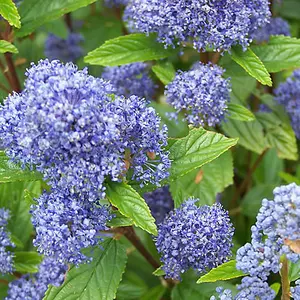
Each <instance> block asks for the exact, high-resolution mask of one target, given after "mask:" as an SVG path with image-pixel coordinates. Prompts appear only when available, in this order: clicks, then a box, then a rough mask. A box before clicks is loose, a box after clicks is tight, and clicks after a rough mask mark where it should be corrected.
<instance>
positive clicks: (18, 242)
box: [9, 234, 24, 249]
mask: <svg viewBox="0 0 300 300" xmlns="http://www.w3.org/2000/svg"><path fill="white" fill-rule="evenodd" d="M9 239H10V240H11V242H12V243H13V244H14V245H15V246H16V247H17V248H21V249H22V248H24V244H23V243H22V241H21V240H20V239H18V238H17V237H16V236H15V235H13V234H10V236H9Z"/></svg>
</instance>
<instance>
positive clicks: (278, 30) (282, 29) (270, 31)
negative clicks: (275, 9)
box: [252, 18, 291, 43]
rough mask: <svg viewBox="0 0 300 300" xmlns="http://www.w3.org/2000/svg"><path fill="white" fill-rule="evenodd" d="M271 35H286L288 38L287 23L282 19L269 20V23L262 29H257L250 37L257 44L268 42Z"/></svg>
mask: <svg viewBox="0 0 300 300" xmlns="http://www.w3.org/2000/svg"><path fill="white" fill-rule="evenodd" d="M271 35H286V36H290V35H291V32H290V26H289V23H288V22H287V21H285V20H283V19H282V18H271V20H270V23H268V24H266V25H265V26H263V27H262V28H259V29H258V30H257V31H255V32H254V33H253V35H252V38H253V40H255V41H256V42H258V43H262V42H268V41H269V39H270V36H271Z"/></svg>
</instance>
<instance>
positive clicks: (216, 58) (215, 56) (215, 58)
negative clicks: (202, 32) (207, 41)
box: [211, 52, 221, 65]
mask: <svg viewBox="0 0 300 300" xmlns="http://www.w3.org/2000/svg"><path fill="white" fill-rule="evenodd" d="M220 57H221V53H220V52H215V53H214V54H213V56H212V58H211V62H212V63H213V64H214V65H216V64H217V63H218V62H219V60H220Z"/></svg>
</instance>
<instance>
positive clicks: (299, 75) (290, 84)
mask: <svg viewBox="0 0 300 300" xmlns="http://www.w3.org/2000/svg"><path fill="white" fill-rule="evenodd" d="M274 93H275V100H276V101H278V103H279V104H282V105H283V106H284V107H285V109H286V111H287V113H288V114H289V116H290V118H291V122H292V127H293V129H294V131H295V134H296V136H297V138H298V139H300V70H296V71H294V73H293V74H292V76H290V77H289V78H288V79H287V80H286V82H284V83H281V84H280V85H279V87H278V88H277V89H275V91H274Z"/></svg>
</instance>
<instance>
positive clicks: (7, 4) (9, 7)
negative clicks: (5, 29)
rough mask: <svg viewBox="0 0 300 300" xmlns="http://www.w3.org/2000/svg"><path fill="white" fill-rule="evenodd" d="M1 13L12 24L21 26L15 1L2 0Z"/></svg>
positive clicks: (0, 2) (0, 4)
mask: <svg viewBox="0 0 300 300" xmlns="http://www.w3.org/2000/svg"><path fill="white" fill-rule="evenodd" d="M0 15H1V16H2V17H3V18H4V19H5V20H7V21H8V23H9V24H10V25H11V26H15V27H17V28H20V27H21V22H20V16H19V13H18V10H17V7H16V5H15V3H14V2H13V1H12V0H1V1H0Z"/></svg>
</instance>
